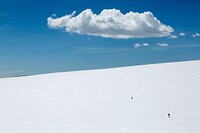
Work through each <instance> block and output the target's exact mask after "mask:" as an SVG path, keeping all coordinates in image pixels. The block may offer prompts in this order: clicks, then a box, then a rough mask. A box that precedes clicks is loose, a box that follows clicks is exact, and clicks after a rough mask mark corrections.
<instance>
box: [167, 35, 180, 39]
mask: <svg viewBox="0 0 200 133" xmlns="http://www.w3.org/2000/svg"><path fill="white" fill-rule="evenodd" d="M169 38H172V39H175V38H178V36H175V35H170V36H169Z"/></svg>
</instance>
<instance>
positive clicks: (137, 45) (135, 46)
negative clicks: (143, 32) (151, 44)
mask: <svg viewBox="0 0 200 133" xmlns="http://www.w3.org/2000/svg"><path fill="white" fill-rule="evenodd" d="M141 46H142V45H141V44H139V43H135V44H134V45H133V47H134V48H138V47H141Z"/></svg>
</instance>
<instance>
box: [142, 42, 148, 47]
mask: <svg viewBox="0 0 200 133" xmlns="http://www.w3.org/2000/svg"><path fill="white" fill-rule="evenodd" d="M142 46H144V47H148V46H150V45H149V44H148V43H143V44H142Z"/></svg>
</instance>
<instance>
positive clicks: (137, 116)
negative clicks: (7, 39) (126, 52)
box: [0, 61, 200, 133]
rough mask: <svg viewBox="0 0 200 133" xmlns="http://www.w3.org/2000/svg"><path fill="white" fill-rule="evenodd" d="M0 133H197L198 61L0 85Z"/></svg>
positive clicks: (67, 74) (199, 111)
mask: <svg viewBox="0 0 200 133" xmlns="http://www.w3.org/2000/svg"><path fill="white" fill-rule="evenodd" d="M131 97H133V99H131ZM168 113H170V114H171V118H168ZM0 133H200V61H188V62H177V63H164V64H154V65H143V66H133V67H123V68H114V69H103V70H90V71H77V72H64V73H53V74H43V75H35V76H27V77H16V78H4V79H0Z"/></svg>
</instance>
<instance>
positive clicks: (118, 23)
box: [47, 9, 174, 39]
mask: <svg viewBox="0 0 200 133" xmlns="http://www.w3.org/2000/svg"><path fill="white" fill-rule="evenodd" d="M47 21H48V26H49V27H50V28H53V29H64V30H65V31H66V32H70V33H78V34H81V35H93V36H101V37H104V38H117V39H128V38H145V37H163V36H170V35H171V32H174V30H173V28H172V27H170V26H167V25H164V24H162V23H161V22H160V21H159V20H158V19H157V18H156V17H154V15H153V13H151V12H144V13H138V12H132V11H130V12H128V13H126V14H122V13H121V12H120V10H116V9H104V10H103V11H102V12H101V13H100V14H94V13H93V12H92V10H91V9H86V10H84V11H82V12H81V13H80V14H78V15H77V16H75V11H74V12H73V13H72V14H69V15H66V16H63V17H60V18H55V15H53V16H51V17H49V18H48V19H47Z"/></svg>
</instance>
